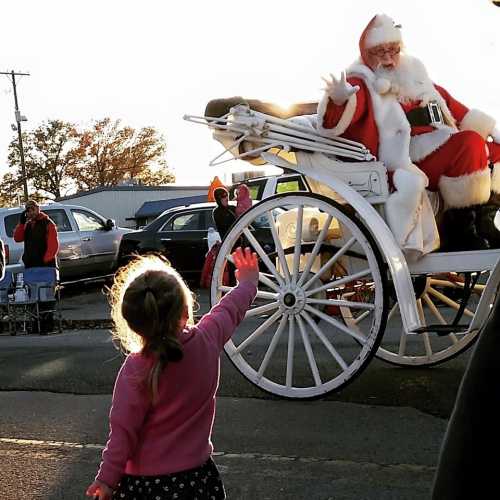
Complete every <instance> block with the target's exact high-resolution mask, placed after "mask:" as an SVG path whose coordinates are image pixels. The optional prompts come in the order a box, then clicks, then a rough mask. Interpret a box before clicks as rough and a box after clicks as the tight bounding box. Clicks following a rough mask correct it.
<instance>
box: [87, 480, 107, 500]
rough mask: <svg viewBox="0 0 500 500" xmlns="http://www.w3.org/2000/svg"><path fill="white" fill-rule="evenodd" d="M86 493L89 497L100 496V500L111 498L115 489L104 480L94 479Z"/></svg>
mask: <svg viewBox="0 0 500 500" xmlns="http://www.w3.org/2000/svg"><path fill="white" fill-rule="evenodd" d="M85 494H86V495H87V496H88V497H92V498H98V499H99V500H111V497H112V496H113V490H112V489H111V488H110V487H109V486H108V485H107V484H106V483H103V482H102V481H94V482H93V483H92V484H91V485H90V486H89V487H88V488H87V491H86V492H85Z"/></svg>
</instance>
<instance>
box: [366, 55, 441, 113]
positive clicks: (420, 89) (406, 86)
mask: <svg viewBox="0 0 500 500" xmlns="http://www.w3.org/2000/svg"><path fill="white" fill-rule="evenodd" d="M373 73H374V74H375V79H376V80H380V81H382V82H383V81H384V80H386V81H387V82H388V84H387V85H386V86H387V87H388V90H387V92H389V93H391V94H394V95H395V96H396V98H397V100H398V101H399V102H402V103H405V102H409V101H422V103H423V104H427V103H428V102H429V101H430V100H432V99H433V97H434V96H435V89H434V85H433V84H432V81H431V80H430V78H429V76H428V74H427V71H426V69H425V66H424V65H423V64H422V62H421V61H419V60H418V59H416V58H413V57H410V56H407V55H401V56H400V60H399V64H398V66H397V67H396V68H395V69H385V68H383V67H381V66H379V67H378V68H376V69H375V70H374V71H373Z"/></svg>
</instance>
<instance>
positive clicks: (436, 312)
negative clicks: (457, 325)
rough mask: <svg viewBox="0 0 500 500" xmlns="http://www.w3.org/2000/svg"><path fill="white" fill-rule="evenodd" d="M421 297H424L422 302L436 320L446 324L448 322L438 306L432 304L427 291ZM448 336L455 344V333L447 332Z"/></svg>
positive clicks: (456, 340)
mask: <svg viewBox="0 0 500 500" xmlns="http://www.w3.org/2000/svg"><path fill="white" fill-rule="evenodd" d="M422 299H424V302H425V304H426V305H427V307H428V308H429V309H430V311H431V312H432V314H433V315H434V317H435V318H437V320H438V321H439V322H440V323H441V324H442V325H447V324H448V323H447V322H446V320H445V319H444V318H443V315H442V314H441V313H440V312H439V310H438V308H437V307H436V305H435V304H434V302H432V300H431V298H430V297H429V294H427V293H424V294H423V295H422ZM448 337H449V338H450V339H451V340H452V342H453V343H454V344H456V343H457V342H458V339H457V337H456V335H455V334H454V333H449V334H448Z"/></svg>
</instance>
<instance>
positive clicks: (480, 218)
mask: <svg viewBox="0 0 500 500" xmlns="http://www.w3.org/2000/svg"><path fill="white" fill-rule="evenodd" d="M490 200H491V198H490ZM499 207H500V205H495V204H493V203H491V204H490V203H489V202H488V203H486V204H485V205H480V206H479V207H477V215H476V217H477V219H476V227H477V231H478V233H479V234H480V235H481V236H482V237H483V238H486V239H487V240H488V243H489V244H490V248H500V231H499V228H498V227H497V226H496V224H495V216H496V215H497V212H498V209H499Z"/></svg>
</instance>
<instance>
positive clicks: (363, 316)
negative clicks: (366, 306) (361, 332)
mask: <svg viewBox="0 0 500 500" xmlns="http://www.w3.org/2000/svg"><path fill="white" fill-rule="evenodd" d="M371 313H372V312H371V311H365V312H363V313H361V314H360V315H359V316H357V317H356V319H355V320H354V324H355V325H357V324H358V323H361V321H363V320H364V319H365V318H366V317H367V316H369V315H370V314H371Z"/></svg>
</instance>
